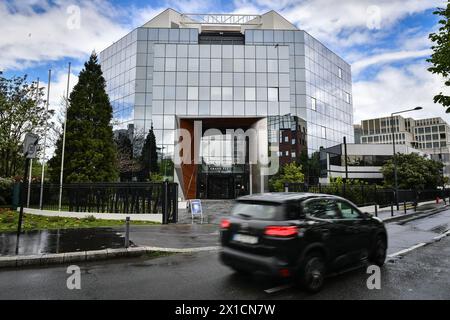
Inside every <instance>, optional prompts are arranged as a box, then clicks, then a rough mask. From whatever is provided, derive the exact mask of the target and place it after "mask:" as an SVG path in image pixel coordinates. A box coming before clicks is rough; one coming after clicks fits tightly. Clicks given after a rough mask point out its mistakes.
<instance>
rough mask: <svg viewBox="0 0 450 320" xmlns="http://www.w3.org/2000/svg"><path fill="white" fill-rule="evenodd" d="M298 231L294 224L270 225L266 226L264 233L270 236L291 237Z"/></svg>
mask: <svg viewBox="0 0 450 320" xmlns="http://www.w3.org/2000/svg"><path fill="white" fill-rule="evenodd" d="M297 233H298V228H297V227H295V226H270V227H266V230H265V232H264V234H265V235H266V236H271V237H292V236H295V235H296V234H297Z"/></svg>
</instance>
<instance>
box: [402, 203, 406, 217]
mask: <svg viewBox="0 0 450 320" xmlns="http://www.w3.org/2000/svg"><path fill="white" fill-rule="evenodd" d="M403 211H404V213H405V214H406V201H403Z"/></svg>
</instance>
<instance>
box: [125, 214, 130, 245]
mask: <svg viewBox="0 0 450 320" xmlns="http://www.w3.org/2000/svg"><path fill="white" fill-rule="evenodd" d="M129 246H130V217H127V218H126V220H125V248H128V247H129Z"/></svg>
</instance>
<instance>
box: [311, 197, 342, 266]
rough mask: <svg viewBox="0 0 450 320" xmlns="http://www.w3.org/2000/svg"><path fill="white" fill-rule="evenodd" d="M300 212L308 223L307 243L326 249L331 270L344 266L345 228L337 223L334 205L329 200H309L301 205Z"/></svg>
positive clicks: (337, 218) (336, 211)
mask: <svg viewBox="0 0 450 320" xmlns="http://www.w3.org/2000/svg"><path fill="white" fill-rule="evenodd" d="M302 210H303V213H304V214H305V216H306V218H307V219H308V220H309V222H310V225H309V227H308V228H309V232H308V235H307V240H308V242H310V243H311V242H319V243H321V244H322V245H323V246H324V247H325V248H326V250H327V251H328V253H329V257H328V258H329V262H330V265H331V266H332V269H339V268H341V267H343V266H344V265H346V264H347V263H348V258H347V257H346V247H347V245H346V244H345V240H346V230H345V228H346V227H345V225H343V224H340V223H339V221H340V216H339V211H338V208H337V206H336V203H335V202H334V201H333V200H332V199H329V198H317V199H311V200H308V201H305V202H304V203H303V209H302Z"/></svg>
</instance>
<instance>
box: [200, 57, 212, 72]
mask: <svg viewBox="0 0 450 320" xmlns="http://www.w3.org/2000/svg"><path fill="white" fill-rule="evenodd" d="M210 61H211V60H210V59H200V71H203V72H209V71H211V65H210Z"/></svg>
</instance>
